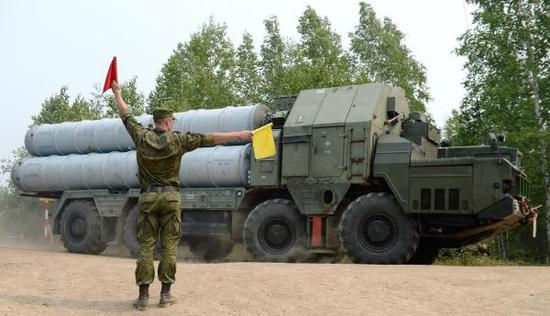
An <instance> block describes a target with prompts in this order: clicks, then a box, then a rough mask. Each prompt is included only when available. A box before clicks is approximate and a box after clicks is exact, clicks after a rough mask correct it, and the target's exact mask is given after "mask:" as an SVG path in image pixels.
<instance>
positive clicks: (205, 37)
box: [149, 18, 238, 111]
mask: <svg viewBox="0 0 550 316" xmlns="http://www.w3.org/2000/svg"><path fill="white" fill-rule="evenodd" d="M235 65H236V58H235V49H234V47H233V44H232V43H231V41H230V40H229V39H228V38H227V26H226V25H225V24H217V23H215V22H214V20H213V18H210V20H209V21H208V23H205V24H204V25H203V26H202V28H201V30H200V31H199V32H197V33H194V34H192V35H191V39H190V40H189V42H187V43H183V44H181V43H180V44H178V47H177V49H176V50H175V51H174V53H173V55H172V56H170V58H169V59H168V62H167V63H166V64H165V65H164V66H163V68H162V70H161V74H160V76H159V77H158V78H157V86H156V88H155V90H154V91H153V92H152V93H151V94H150V96H149V109H150V110H151V109H153V108H156V107H166V108H170V109H172V110H175V111H186V110H189V109H198V108H203V109H210V108H219V107H224V106H228V105H234V104H236V103H237V100H238V98H237V95H236V92H235V89H234V77H233V76H232V71H233V70H234V68H235Z"/></svg>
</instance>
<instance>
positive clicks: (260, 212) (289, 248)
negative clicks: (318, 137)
mask: <svg viewBox="0 0 550 316" xmlns="http://www.w3.org/2000/svg"><path fill="white" fill-rule="evenodd" d="M243 239H244V245H245V248H246V250H247V251H248V252H249V253H250V255H251V256H252V257H253V258H254V259H255V260H258V261H270V262H303V261H305V260H306V259H307V257H308V251H307V249H306V240H307V238H306V220H305V217H304V216H302V215H301V214H300V213H299V212H298V209H297V208H296V206H295V205H294V204H293V203H292V202H291V201H289V200H286V199H273V200H267V201H265V202H263V203H261V204H259V205H258V206H256V207H255V208H254V209H253V210H252V211H251V212H250V214H248V217H247V219H246V221H245V223H244V231H243Z"/></svg>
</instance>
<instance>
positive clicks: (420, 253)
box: [407, 241, 440, 265]
mask: <svg viewBox="0 0 550 316" xmlns="http://www.w3.org/2000/svg"><path fill="white" fill-rule="evenodd" d="M439 250H440V248H439V247H435V246H433V245H430V244H429V243H425V242H423V241H420V244H419V245H418V248H416V251H415V253H414V255H413V256H412V258H411V259H409V262H407V263H408V264H426V265H430V264H433V263H434V262H435V260H437V257H438V256H439Z"/></svg>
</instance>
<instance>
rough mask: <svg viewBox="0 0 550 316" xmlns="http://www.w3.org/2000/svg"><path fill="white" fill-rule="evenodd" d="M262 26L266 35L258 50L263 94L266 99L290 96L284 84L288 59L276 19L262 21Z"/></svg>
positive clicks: (270, 18)
mask: <svg viewBox="0 0 550 316" xmlns="http://www.w3.org/2000/svg"><path fill="white" fill-rule="evenodd" d="M264 26H265V30H266V35H265V37H264V41H263V43H262V46H261V49H260V56H261V61H260V65H261V69H262V75H263V80H262V86H263V87H262V88H263V91H264V92H263V94H264V95H265V96H267V97H268V98H272V97H274V96H277V95H285V94H291V93H292V92H290V91H289V88H288V85H287V84H286V81H287V78H288V76H287V70H286V68H285V65H286V64H287V63H288V61H287V59H289V56H288V53H287V44H285V41H284V40H283V37H282V36H281V31H280V28H279V21H278V19H277V17H275V16H272V17H269V18H268V19H266V20H264ZM266 101H267V100H266Z"/></svg>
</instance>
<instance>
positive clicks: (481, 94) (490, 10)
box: [446, 0, 550, 260]
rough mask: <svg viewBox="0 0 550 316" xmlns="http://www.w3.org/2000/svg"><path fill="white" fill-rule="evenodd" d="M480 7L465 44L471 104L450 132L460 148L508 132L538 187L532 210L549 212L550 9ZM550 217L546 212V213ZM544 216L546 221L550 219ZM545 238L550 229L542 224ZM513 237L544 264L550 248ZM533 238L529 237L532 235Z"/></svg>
mask: <svg viewBox="0 0 550 316" xmlns="http://www.w3.org/2000/svg"><path fill="white" fill-rule="evenodd" d="M468 2H469V3H471V4H475V5H477V6H478V9H477V10H476V11H475V12H474V14H473V17H474V19H473V22H474V27H473V28H472V29H470V30H468V31H467V32H466V33H464V34H463V35H462V36H461V37H460V38H459V40H460V46H459V47H458V48H457V50H456V53H457V54H458V55H459V56H463V57H465V58H466V64H465V68H466V69H467V70H468V75H467V77H466V80H465V81H464V87H465V89H466V92H467V94H466V96H465V98H464V100H463V102H462V105H461V107H460V111H459V112H453V114H452V116H451V117H450V119H449V120H448V122H447V124H446V132H447V135H448V137H450V138H451V139H452V141H453V143H454V144H455V145H470V144H479V143H480V142H482V141H484V140H485V139H486V135H487V133H488V132H504V133H505V134H506V136H507V145H509V146H512V147H517V148H519V149H520V150H521V151H522V152H523V153H524V154H525V156H524V157H523V161H522V162H523V166H524V169H525V170H526V172H527V174H528V176H529V178H530V181H531V188H532V190H531V197H530V198H531V204H532V205H537V204H545V200H546V198H547V195H548V194H549V191H550V190H549V188H548V185H549V183H548V182H545V179H544V175H548V174H550V169H549V162H548V157H550V150H549V149H550V147H549V146H548V144H550V131H549V123H550V122H549V119H550V76H549V75H550V58H549V57H548V56H550V33H548V28H549V27H550V19H549V18H548V12H550V11H549V10H550V3H549V2H548V1H535V0H529V1H496V0H469V1H468ZM545 212H546V211H545ZM545 212H543V213H542V214H540V215H539V218H543V217H544V216H545V215H546V214H545ZM539 225H540V228H539V235H544V233H545V229H546V225H544V223H543V221H542V220H541V221H539ZM525 235H526V232H525V231H521V230H515V231H513V232H512V233H511V235H510V236H509V238H508V240H507V242H508V243H510V245H511V246H510V247H511V249H512V251H511V252H510V253H509V254H508V256H512V257H513V256H517V255H518V254H517V253H516V252H518V251H520V250H521V249H524V248H525V247H526V246H528V248H529V250H530V257H531V258H534V259H537V260H542V259H541V256H540V255H539V254H541V253H544V254H546V253H547V249H548V248H547V241H546V238H544V237H543V236H539V238H538V239H537V240H536V242H533V241H528V240H526V238H525ZM527 236H528V233H527Z"/></svg>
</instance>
